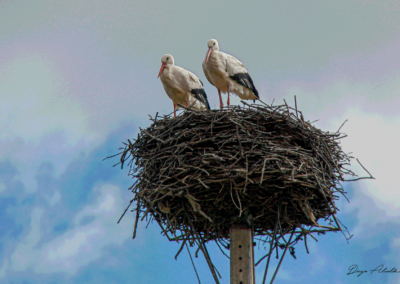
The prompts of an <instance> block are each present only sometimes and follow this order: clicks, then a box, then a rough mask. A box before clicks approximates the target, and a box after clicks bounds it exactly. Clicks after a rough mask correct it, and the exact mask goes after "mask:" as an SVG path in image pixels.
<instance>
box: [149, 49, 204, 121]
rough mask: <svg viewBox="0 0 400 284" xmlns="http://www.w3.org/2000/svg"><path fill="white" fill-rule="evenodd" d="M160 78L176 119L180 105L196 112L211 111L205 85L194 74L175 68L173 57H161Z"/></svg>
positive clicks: (167, 55)
mask: <svg viewBox="0 0 400 284" xmlns="http://www.w3.org/2000/svg"><path fill="white" fill-rule="evenodd" d="M158 77H160V79H161V82H162V84H163V86H164V90H165V92H166V93H167V95H168V96H169V97H170V99H171V100H172V102H173V104H174V117H176V107H177V104H178V103H180V104H182V105H186V106H187V107H188V106H190V107H191V108H192V109H195V110H207V109H210V105H209V104H208V100H207V95H206V92H204V88H203V83H202V82H201V81H200V80H199V78H197V77H196V75H194V74H193V73H192V72H190V71H188V70H185V69H183V68H181V67H179V66H175V65H174V58H173V57H172V55H169V54H165V55H164V56H163V57H161V69H160V73H158ZM158 77H157V78H158ZM178 107H179V106H178Z"/></svg>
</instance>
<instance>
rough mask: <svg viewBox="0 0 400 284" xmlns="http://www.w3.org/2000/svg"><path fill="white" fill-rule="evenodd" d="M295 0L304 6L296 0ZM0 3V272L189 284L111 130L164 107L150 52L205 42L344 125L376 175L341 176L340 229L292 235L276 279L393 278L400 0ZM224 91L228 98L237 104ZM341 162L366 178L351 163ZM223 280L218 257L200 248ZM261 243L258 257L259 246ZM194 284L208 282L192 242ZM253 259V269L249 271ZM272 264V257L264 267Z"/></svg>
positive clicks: (51, 279)
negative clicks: (137, 202)
mask: <svg viewBox="0 0 400 284" xmlns="http://www.w3.org/2000/svg"><path fill="white" fill-rule="evenodd" d="M300 2H301V3H300ZM227 3H228V1H225V2H222V1H215V0H213V1H188V0H186V1H101V0H97V1H90V0H88V1H75V0H70V1H49V0H47V1H46V0H36V1H23V0H21V1H18V0H16V1H11V0H8V1H7V0H5V1H0V51H1V52H0V99H1V100H0V218H1V222H0V282H1V283H197V279H196V276H195V273H194V271H193V268H192V266H191V263H190V259H189V256H188V253H187V252H185V251H184V252H183V253H182V254H181V255H180V256H179V258H178V260H177V261H175V260H174V256H175V253H176V252H177V250H178V249H179V245H178V244H176V243H169V242H168V241H167V240H166V239H165V238H163V237H162V236H161V235H160V229H159V228H158V227H157V226H156V225H150V226H149V227H148V228H147V229H146V228H145V225H146V224H145V223H143V224H140V226H139V232H138V236H137V238H136V239H135V240H132V230H133V220H134V215H133V213H131V214H129V215H126V216H125V217H124V219H123V220H122V222H121V223H120V224H118V225H117V220H118V218H119V216H120V215H121V213H122V212H123V210H124V209H125V207H126V205H127V204H128V202H129V200H130V199H131V198H132V196H131V193H130V192H129V191H128V190H127V188H128V187H129V186H130V185H131V184H132V180H131V179H130V178H129V177H128V176H127V169H124V170H121V169H119V168H112V167H111V166H112V165H113V164H114V163H115V162H116V161H115V160H106V161H104V162H102V161H101V160H102V159H103V158H105V157H106V156H109V155H112V154H115V153H116V151H117V149H118V147H120V145H122V144H121V142H123V141H126V139H128V138H132V137H134V136H136V134H137V131H138V128H139V127H142V128H143V127H146V126H148V125H149V121H148V114H151V115H154V114H155V113H156V112H160V113H161V114H168V113H170V112H171V111H172V109H173V108H172V103H171V101H170V99H169V98H168V97H167V95H166V94H165V92H164V90H163V87H162V84H161V82H160V81H159V80H158V79H157V78H156V77H157V74H158V71H159V68H160V66H161V62H160V59H161V57H162V55H164V54H166V53H169V54H172V55H173V56H174V58H175V63H176V65H179V66H182V67H184V68H187V69H189V70H191V71H192V72H194V73H195V74H197V76H198V77H199V78H200V80H202V81H203V82H204V83H205V85H204V87H205V90H206V92H207V94H208V97H209V102H210V105H211V107H212V108H215V107H217V106H218V96H217V91H216V89H215V88H214V87H213V86H211V85H210V84H208V82H207V80H206V79H205V76H204V74H203V72H202V69H201V62H202V60H203V58H204V56H205V54H206V51H207V46H206V43H207V41H208V40H209V39H211V38H215V39H217V40H218V41H219V45H220V49H221V50H222V51H225V52H228V53H230V54H232V55H234V56H235V57H237V58H238V59H240V60H241V61H242V62H244V64H245V65H246V67H247V69H248V70H249V73H250V74H251V76H252V77H253V80H254V83H255V85H256V87H257V88H258V89H259V92H260V96H261V99H262V100H263V101H265V102H267V103H271V102H272V100H273V99H275V103H277V104H278V103H282V102H283V99H286V101H288V102H291V104H293V98H294V96H296V97H297V101H298V107H299V109H301V110H302V111H303V113H304V115H305V118H306V119H307V120H310V121H314V120H317V119H319V120H318V121H317V122H315V125H316V126H317V127H319V128H321V129H323V130H329V131H336V130H337V129H338V128H339V126H340V125H341V124H342V122H343V121H344V120H346V119H348V122H347V123H346V124H345V126H344V127H343V128H342V131H343V132H345V133H347V134H348V137H347V138H345V139H343V141H342V146H343V148H344V150H345V152H353V155H354V156H355V157H357V158H359V159H360V161H361V162H362V163H363V165H364V166H366V167H367V169H368V170H369V171H370V172H371V173H372V175H373V176H374V177H376V179H375V180H363V181H360V182H355V183H346V184H344V187H345V189H346V191H347V192H348V196H349V199H350V201H351V202H350V203H347V202H346V201H339V202H338V206H339V207H340V208H341V211H340V213H339V215H338V216H339V219H340V220H341V221H342V222H343V223H344V224H345V225H346V226H347V227H348V228H349V231H350V232H351V233H352V234H354V237H353V238H352V239H351V240H350V242H349V243H347V242H346V240H345V239H344V237H343V235H341V234H340V233H337V234H335V233H332V234H329V235H326V236H320V237H318V239H319V241H318V243H316V242H314V243H313V242H310V244H309V246H310V254H307V253H306V252H305V249H304V247H302V246H301V245H299V246H298V248H297V260H294V259H293V258H291V256H287V258H286V259H285V261H284V263H283V265H282V267H281V270H280V273H279V275H278V279H277V282H276V283H400V273H399V274H382V273H381V274H378V273H376V272H375V273H373V274H372V275H371V274H368V275H366V274H363V275H361V276H360V277H356V275H346V274H347V272H348V267H349V266H350V265H352V264H357V265H358V266H359V269H362V270H369V269H374V268H376V267H377V266H379V265H381V264H382V265H385V266H386V267H387V268H388V270H390V269H392V268H393V267H396V268H397V269H399V270H400V257H399V255H400V237H399V235H400V234H399V233H400V229H399V225H400V221H399V220H400V218H399V217H400V206H399V205H400V187H399V185H398V182H397V180H396V176H397V174H398V170H399V164H398V161H399V157H400V148H399V139H400V131H399V130H400V115H399V112H398V109H399V108H400V99H399V95H400V52H399V51H400V17H399V16H398V15H399V14H400V4H399V2H398V1H390V0H387V1H384V2H383V1H372V0H371V1H357V0H351V1H343V0H340V1H329V2H328V1H319V0H318V1H234V0H232V1H229V4H227ZM238 102H239V100H238V99H233V100H232V103H233V104H235V103H238ZM352 169H353V170H354V171H355V172H356V173H359V174H360V175H366V174H365V173H364V172H363V170H362V169H361V168H360V167H359V166H357V164H356V163H354V165H353V167H352ZM209 249H210V253H211V256H212V258H213V260H214V261H215V264H216V265H217V268H218V270H219V271H220V273H221V275H222V279H221V283H229V260H228V259H226V258H225V257H224V256H223V255H222V254H221V253H220V252H219V250H218V249H217V248H216V247H214V246H213V245H210V247H209ZM263 252H264V250H263V248H260V249H257V250H256V256H258V257H259V256H262V255H263ZM195 264H196V266H197V269H198V271H199V274H200V278H201V280H202V283H212V277H211V274H210V273H209V271H208V267H207V265H206V264H205V261H204V259H203V258H202V256H201V255H200V256H199V258H198V259H195ZM264 265H265V263H262V264H261V265H260V266H259V267H257V269H256V278H257V283H261V282H260V281H261V279H262V273H263V266H264ZM274 265H276V262H275V264H274Z"/></svg>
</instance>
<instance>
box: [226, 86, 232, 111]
mask: <svg viewBox="0 0 400 284" xmlns="http://www.w3.org/2000/svg"><path fill="white" fill-rule="evenodd" d="M226 103H227V104H228V109H229V105H230V104H231V101H230V100H229V85H228V101H227V102H226Z"/></svg>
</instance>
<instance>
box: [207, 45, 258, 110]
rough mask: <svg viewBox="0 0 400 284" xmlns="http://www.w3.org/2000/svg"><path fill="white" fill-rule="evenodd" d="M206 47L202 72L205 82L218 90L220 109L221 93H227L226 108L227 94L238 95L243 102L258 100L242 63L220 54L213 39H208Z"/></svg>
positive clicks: (255, 90)
mask: <svg viewBox="0 0 400 284" xmlns="http://www.w3.org/2000/svg"><path fill="white" fill-rule="evenodd" d="M207 46H208V51H207V54H206V58H204V61H203V64H202V66H203V71H204V74H205V75H206V78H207V80H208V81H209V82H210V83H211V84H212V85H214V86H215V87H216V88H217V89H218V95H219V101H220V106H221V108H222V107H223V106H224V104H223V103H222V98H221V92H223V93H228V101H227V104H228V106H229V104H230V100H229V92H232V93H234V94H236V95H238V96H239V97H240V98H241V99H243V100H257V99H259V96H258V91H257V89H256V87H255V86H254V84H253V80H252V79H251V77H250V75H249V73H248V72H247V70H246V68H245V67H244V65H243V64H242V62H240V61H239V60H237V59H236V58H235V57H233V56H231V55H229V54H226V53H224V52H220V51H219V46H218V42H217V41H216V40H215V39H210V40H209V41H208V42H207Z"/></svg>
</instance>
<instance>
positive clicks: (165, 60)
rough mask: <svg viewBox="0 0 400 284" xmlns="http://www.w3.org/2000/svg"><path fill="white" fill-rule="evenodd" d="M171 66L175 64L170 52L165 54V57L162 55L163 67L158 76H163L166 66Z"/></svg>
mask: <svg viewBox="0 0 400 284" xmlns="http://www.w3.org/2000/svg"><path fill="white" fill-rule="evenodd" d="M171 66H174V58H173V57H172V55H170V54H165V55H164V56H163V57H161V68H160V73H158V76H157V78H158V77H160V76H161V73H162V72H163V71H164V68H167V69H169V68H170V67H171Z"/></svg>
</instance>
